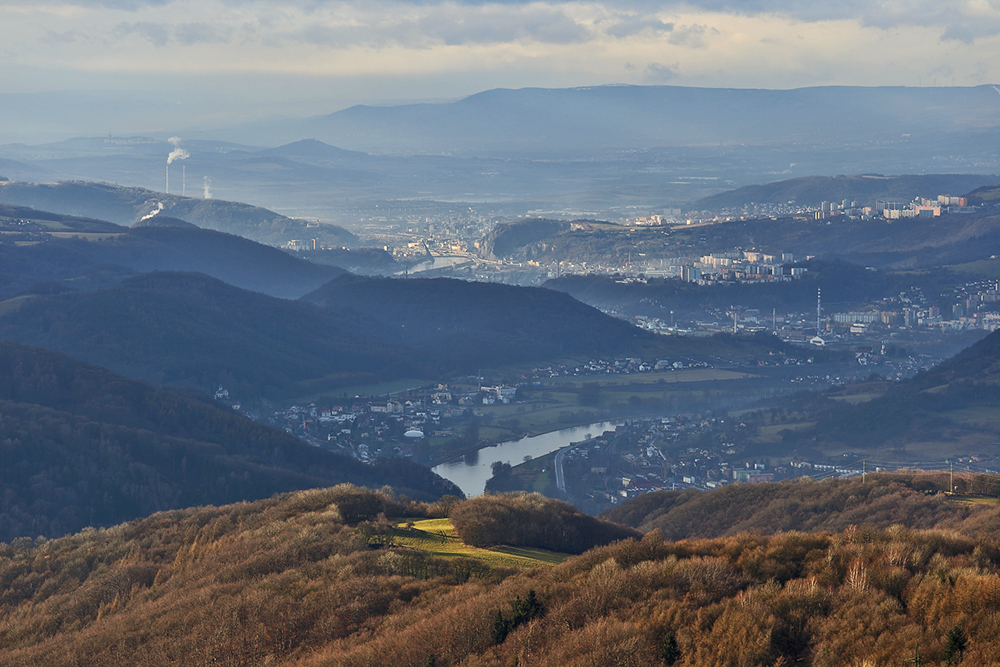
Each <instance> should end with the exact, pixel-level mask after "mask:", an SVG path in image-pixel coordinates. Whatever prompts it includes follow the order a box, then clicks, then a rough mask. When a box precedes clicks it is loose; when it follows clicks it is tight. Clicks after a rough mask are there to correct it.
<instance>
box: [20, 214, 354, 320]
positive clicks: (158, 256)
mask: <svg viewBox="0 0 1000 667" xmlns="http://www.w3.org/2000/svg"><path fill="white" fill-rule="evenodd" d="M33 214H34V215H47V214H44V213H40V212H37V211H35V212H33ZM158 217H159V216H155V217H154V218H151V220H155V219H156V218H158ZM102 224H104V225H108V223H102ZM108 226H110V225H108ZM107 231H115V232H117V233H114V234H110V235H107V236H105V237H103V238H101V239H100V240H83V239H79V238H43V239H42V240H41V241H40V242H37V243H33V244H32V245H17V244H15V243H0V300H2V299H4V298H10V297H12V296H15V295H17V294H19V293H21V292H24V291H28V290H30V289H31V288H32V286H33V285H34V284H35V283H59V284H61V285H62V286H64V287H65V288H72V289H83V290H90V289H99V288H103V287H110V286H112V285H114V284H116V283H118V282H120V281H121V280H123V279H124V278H127V277H129V276H131V275H134V274H136V273H145V272H149V271H197V272H199V273H204V274H206V275H209V276H212V277H215V278H218V279H219V280H222V281H224V282H227V283H229V284H231V285H235V286H237V287H242V288H243V289H248V290H253V291H256V292H264V293H265V294H270V295H273V296H280V297H288V298H296V297H299V296H301V295H303V294H305V293H306V292H309V291H311V290H314V289H316V288H317V287H319V286H320V285H322V284H324V283H325V282H327V281H329V280H330V279H331V278H334V277H335V276H338V275H340V274H342V273H344V270H343V269H340V268H338V267H335V266H319V265H316V264H313V263H311V262H308V261H305V260H302V259H298V258H295V257H292V256H290V255H289V254H288V253H285V252H283V251H281V250H278V249H277V248H271V247H269V246H265V245H262V244H260V243H255V242H254V241H250V240H249V239H245V238H242V237H240V236H235V235H233V234H224V233H221V232H215V231H211V230H208V229H198V228H195V227H183V226H175V225H171V226H166V227H160V226H155V225H152V226H144V227H139V228H134V229H123V228H121V227H115V229H114V230H107Z"/></svg>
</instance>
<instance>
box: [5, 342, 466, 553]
mask: <svg viewBox="0 0 1000 667" xmlns="http://www.w3.org/2000/svg"><path fill="white" fill-rule="evenodd" d="M0 450H2V456H3V465H2V466H0V487H2V494H3V512H2V513H0V540H8V541H9V540H11V539H13V538H14V537H17V536H21V535H29V536H35V535H48V536H54V535H61V534H63V533H66V532H70V531H77V530H80V529H81V528H83V527H84V526H88V525H95V526H106V525H111V524H114V523H118V522H121V521H125V520H128V519H131V518H134V517H138V516H144V515H146V514H149V513H151V512H155V511H158V510H164V509H169V508H175V507H187V506H191V505H202V504H206V503H215V504H218V503H225V502H234V501H236V500H242V499H255V498H264V497H267V496H270V495H271V494H273V493H276V492H278V491H286V490H290V489H301V488H308V487H314V486H326V485H330V484H333V483H338V482H354V483H357V484H363V485H369V486H382V485H383V484H390V485H395V486H397V487H398V488H399V489H400V490H402V491H404V492H405V493H408V494H410V495H413V496H416V497H424V498H431V497H436V496H439V495H441V494H443V493H452V494H456V495H459V494H460V492H458V491H457V489H456V488H455V487H454V486H453V485H452V484H450V483H449V482H446V481H445V480H442V479H441V478H439V477H437V476H436V475H434V474H433V473H431V472H430V471H429V470H427V469H426V468H422V467H420V466H417V465H415V464H409V463H406V462H403V461H394V462H389V463H386V464H385V466H383V467H378V466H375V467H369V466H366V465H363V464H361V463H360V462H358V461H356V460H354V459H351V458H347V457H344V456H340V455H336V454H332V453H330V452H326V451H324V450H321V449H318V448H316V447H312V446H309V445H306V444H304V443H302V442H300V441H299V440H298V439H296V438H294V437H292V436H289V435H286V434H285V433H282V432H280V431H277V430H274V429H272V428H270V427H267V426H263V425H261V424H258V423H256V422H253V421H251V420H249V419H247V418H245V417H242V416H240V415H237V414H235V413H233V412H230V411H228V410H222V409H220V408H218V407H216V406H215V405H212V404H210V403H209V402H207V401H203V400H198V399H195V398H190V397H187V396H182V395H180V394H177V393H175V392H173V391H170V390H164V389H157V388H154V387H152V386H150V385H148V384H145V383H142V382H137V381H134V380H129V379H126V378H124V377H121V376H118V375H115V374H113V373H111V372H109V371H106V370H105V369H103V368H99V367H96V366H91V365H89V364H84V363H81V362H78V361H75V360H73V359H70V358H69V357H66V356H64V355H61V354H58V353H54V352H49V351H47V350H41V349H38V348H30V347H24V346H21V345H17V344H14V343H0Z"/></svg>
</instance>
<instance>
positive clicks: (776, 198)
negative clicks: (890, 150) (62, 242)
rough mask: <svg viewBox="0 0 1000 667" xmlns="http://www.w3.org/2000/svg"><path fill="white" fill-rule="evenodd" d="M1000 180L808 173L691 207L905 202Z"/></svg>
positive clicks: (956, 193)
mask: <svg viewBox="0 0 1000 667" xmlns="http://www.w3.org/2000/svg"><path fill="white" fill-rule="evenodd" d="M998 183H1000V176H995V175H978V174H908V175H901V176H882V175H881V174H862V175H857V176H804V177H801V178H792V179H788V180H784V181H775V182H773V183H765V184H763V185H747V186H744V187H742V188H739V189H736V190H730V191H729V192H721V193H719V194H717V195H712V196H710V197H705V198H703V199H699V200H698V201H696V202H694V203H693V204H691V208H693V209H708V210H719V209H722V208H740V207H742V206H746V205H748V204H772V205H780V204H787V203H789V202H794V203H796V204H799V205H804V206H809V205H812V206H819V205H820V203H822V202H824V201H827V202H835V203H840V202H841V201H842V200H845V199H846V200H848V201H856V202H858V205H859V206H864V205H871V204H874V203H875V201H876V200H886V201H898V202H904V203H905V202H908V201H912V200H913V198H914V197H920V196H922V197H929V198H934V197H937V195H945V194H946V195H951V196H953V197H961V196H964V195H966V194H968V193H969V192H971V191H973V190H976V189H977V188H983V187H988V186H996V185H997V184H998Z"/></svg>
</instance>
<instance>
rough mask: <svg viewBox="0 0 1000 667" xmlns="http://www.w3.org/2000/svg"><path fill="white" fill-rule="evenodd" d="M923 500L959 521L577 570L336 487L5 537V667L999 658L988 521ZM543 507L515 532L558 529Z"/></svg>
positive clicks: (705, 546)
mask: <svg viewBox="0 0 1000 667" xmlns="http://www.w3.org/2000/svg"><path fill="white" fill-rule="evenodd" d="M993 480H994V481H996V477H994V478H993ZM823 484H826V483H820V484H818V485H817V486H819V485H823ZM761 486H766V485H761ZM703 495H704V496H715V495H718V492H706V493H704V494H703ZM938 501H939V502H940V503H941V505H942V506H943V507H950V508H952V509H953V510H955V511H956V513H963V514H965V515H966V516H967V519H965V520H963V522H962V525H961V526H960V528H959V529H958V530H947V529H940V528H931V529H926V530H921V529H913V528H910V527H909V526H908V525H907V524H908V523H912V522H913V521H912V520H914V519H919V517H906V516H904V517H903V519H902V521H901V522H899V523H897V524H896V525H893V526H890V527H887V528H880V527H878V526H875V525H864V524H862V525H858V526H853V527H849V528H847V529H845V530H843V531H837V532H832V533H831V532H818V533H801V532H783V533H779V534H775V535H763V534H761V533H759V532H741V533H739V534H736V535H733V536H732V537H727V538H717V539H712V540H707V539H685V540H683V541H676V542H675V541H671V540H664V538H663V536H662V535H660V534H658V533H657V532H655V531H654V532H651V533H648V534H646V535H645V536H644V537H642V538H641V539H636V538H630V539H623V540H621V541H618V542H614V543H612V544H607V545H605V546H599V547H596V548H592V549H590V550H588V551H586V552H584V553H583V554H582V555H579V556H575V557H567V555H566V554H553V553H551V552H542V553H539V552H537V551H533V550H530V549H527V548H523V547H521V548H517V549H508V548H499V549H493V550H489V551H487V550H482V549H481V550H474V549H472V548H471V547H469V545H468V544H463V543H462V542H461V541H459V540H458V539H456V538H455V537H454V536H451V535H449V534H448V533H447V532H446V531H445V529H446V528H447V527H448V521H447V519H446V518H445V517H446V516H447V515H448V513H449V510H450V513H451V516H452V517H453V518H454V519H455V520H456V521H457V522H463V521H465V520H468V519H472V520H473V521H477V519H478V521H477V522H478V523H480V524H483V525H487V524H489V527H490V528H493V527H494V524H493V523H492V522H491V519H493V518H494V517H496V516H502V517H503V515H504V514H506V512H505V511H504V510H505V509H507V508H506V507H505V506H504V505H505V504H506V503H502V502H501V503H496V504H495V505H494V506H492V507H491V499H490V497H483V498H477V499H476V500H475V501H473V502H468V501H467V502H466V503H462V504H460V505H458V506H457V507H453V506H451V504H450V503H446V502H441V503H436V504H435V505H432V506H428V505H420V504H415V503H407V502H401V501H400V500H399V499H397V498H393V497H392V496H391V495H390V494H386V493H381V492H376V493H371V492H367V493H366V492H363V491H360V490H357V489H351V488H348V487H335V488H331V489H316V490H309V491H302V492H297V493H292V494H288V495H286V496H282V497H277V498H271V499H268V500H263V501H258V502H255V503H239V504H235V505H230V506H226V507H200V508H194V509H190V510H182V511H175V512H170V513H165V514H159V515H154V516H152V517H149V518H147V519H143V520H139V521H135V522H132V523H129V524H126V525H123V526H118V527H115V528H113V529H109V530H98V531H85V532H82V533H80V534H78V535H73V536H67V537H64V538H61V539H58V540H48V541H45V540H38V541H34V542H33V541H32V540H19V541H18V542H16V543H14V544H10V545H2V546H0V576H2V581H3V582H4V587H3V589H2V590H0V628H2V630H3V632H0V666H2V667H15V666H17V667H36V666H37V667H78V666H79V665H81V664H86V665H117V664H124V665H130V666H132V667H147V666H148V667H160V666H162V665H171V664H183V665H188V664H196V665H248V666H251V667H259V666H263V665H270V666H273V667H319V666H321V665H322V666H324V667H327V666H328V667H365V666H372V665H378V666H382V665H392V666H398V667H427V666H429V665H448V666H451V667H487V666H491V667H509V666H511V665H531V666H532V667H613V666H614V667H617V666H628V667H664V666H665V665H666V666H673V667H705V666H709V665H711V666H716V667H736V666H739V667H777V666H787V665H806V666H811V667H839V666H841V665H852V666H858V667H861V666H863V665H881V666H888V665H900V664H904V663H905V664H909V663H908V662H907V661H908V660H910V659H911V658H915V657H916V662H917V663H918V664H923V665H966V666H969V665H977V666H978V665H995V664H998V662H1000V643H998V642H997V641H996V632H997V618H996V617H997V613H996V609H997V605H998V604H1000V595H998V586H997V579H998V575H1000V549H998V541H997V539H996V535H997V527H998V525H1000V523H998V521H1000V512H998V510H997V508H996V507H995V506H986V505H982V504H980V505H976V506H971V505H970V506H960V505H958V504H956V503H954V502H953V501H951V500H948V499H945V498H943V497H940V498H938ZM859 504H861V505H863V504H864V501H862V502H860V503H859ZM546 505H547V507H546V506H540V507H538V508H537V512H536V511H533V512H532V513H531V514H532V516H531V519H532V521H533V525H522V526H511V532H512V533H513V534H514V536H515V537H516V534H517V533H518V532H519V531H524V530H526V531H532V530H535V529H537V528H538V527H540V526H557V527H563V528H569V529H572V527H573V526H572V524H573V522H570V521H566V520H565V519H567V518H569V517H565V516H560V514H562V510H561V508H560V507H559V505H558V504H557V503H553V502H552V501H549V502H548V503H547V504H546ZM380 512H381V513H383V516H389V517H396V518H398V520H397V521H387V520H384V519H380V518H378V513H380ZM477 515H478V516H477ZM546 515H548V516H546ZM503 518H504V519H505V520H504V522H503V524H504V525H508V526H509V516H507V517H503ZM518 518H520V517H518ZM595 523H597V522H595ZM946 525H948V524H947V523H944V524H942V526H946ZM619 532H624V533H626V534H627V532H628V531H619ZM548 535H549V536H556V535H557V534H556V533H553V532H551V531H550V532H549V533H548ZM373 547H376V548H373ZM458 554H462V555H458ZM526 555H527V556H531V555H534V557H535V559H534V560H532V561H529V562H527V563H526V562H525V561H526V560H527V559H526V558H525V556H526ZM516 558H520V562H518V563H512V562H511V561H512V560H513V559H516ZM560 561H561V562H560ZM555 563H559V564H555ZM917 656H919V657H917Z"/></svg>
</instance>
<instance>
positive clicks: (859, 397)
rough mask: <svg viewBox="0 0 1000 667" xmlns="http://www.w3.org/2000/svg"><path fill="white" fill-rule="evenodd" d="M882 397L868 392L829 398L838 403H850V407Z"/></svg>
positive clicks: (879, 394)
mask: <svg viewBox="0 0 1000 667" xmlns="http://www.w3.org/2000/svg"><path fill="white" fill-rule="evenodd" d="M879 396H882V394H881V393H877V392H870V393H867V394H849V395H847V396H831V397H830V398H832V399H833V400H835V401H840V402H842V403H850V404H851V405H858V404H860V403H867V402H868V401H871V400H874V399H876V398H878V397H879Z"/></svg>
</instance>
